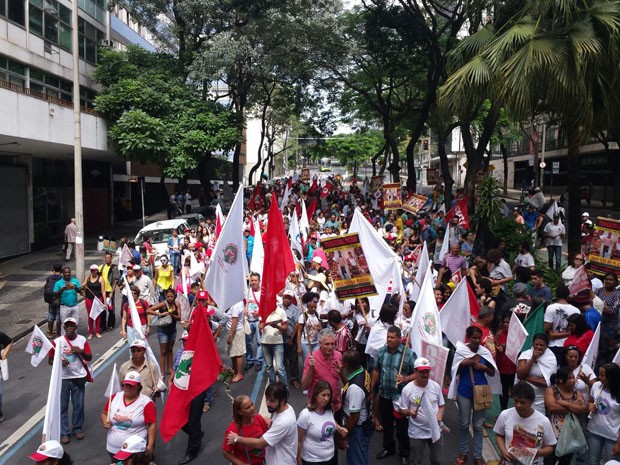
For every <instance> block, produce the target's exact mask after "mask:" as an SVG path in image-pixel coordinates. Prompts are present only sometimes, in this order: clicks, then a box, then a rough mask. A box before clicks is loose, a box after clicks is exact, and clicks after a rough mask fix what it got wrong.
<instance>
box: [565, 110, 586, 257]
mask: <svg viewBox="0 0 620 465" xmlns="http://www.w3.org/2000/svg"><path fill="white" fill-rule="evenodd" d="M565 127H566V134H567V136H568V154H567V157H566V159H567V165H568V166H567V168H568V179H567V180H568V225H567V234H568V254H569V255H571V254H576V253H579V251H580V250H581V236H580V224H581V156H580V154H579V146H580V144H581V140H582V137H581V131H580V128H579V124H577V123H576V122H572V123H568V124H566V126H565Z"/></svg>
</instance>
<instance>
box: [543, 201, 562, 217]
mask: <svg viewBox="0 0 620 465" xmlns="http://www.w3.org/2000/svg"><path fill="white" fill-rule="evenodd" d="M556 213H558V214H559V213H560V210H559V209H558V202H557V201H556V200H554V201H553V202H552V203H551V205H549V208H547V213H546V215H547V217H549V219H550V220H553V215H555V214H556Z"/></svg>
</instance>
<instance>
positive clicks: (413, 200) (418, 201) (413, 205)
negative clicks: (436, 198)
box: [403, 194, 428, 214]
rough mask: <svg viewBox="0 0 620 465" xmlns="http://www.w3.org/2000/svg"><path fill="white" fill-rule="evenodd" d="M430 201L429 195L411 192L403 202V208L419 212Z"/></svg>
mask: <svg viewBox="0 0 620 465" xmlns="http://www.w3.org/2000/svg"><path fill="white" fill-rule="evenodd" d="M426 202H428V197H424V196H423V195H420V194H411V196H410V197H409V198H408V199H407V200H405V201H404V202H403V210H406V211H408V212H410V213H414V214H415V213H418V212H419V211H420V210H422V208H424V205H426Z"/></svg>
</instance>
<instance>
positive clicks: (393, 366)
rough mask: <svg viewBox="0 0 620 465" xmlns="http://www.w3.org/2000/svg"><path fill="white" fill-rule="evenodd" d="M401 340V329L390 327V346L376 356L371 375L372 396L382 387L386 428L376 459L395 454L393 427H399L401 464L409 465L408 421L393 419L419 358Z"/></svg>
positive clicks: (381, 349) (397, 430) (381, 409)
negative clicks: (396, 405) (377, 388)
mask: <svg viewBox="0 0 620 465" xmlns="http://www.w3.org/2000/svg"><path fill="white" fill-rule="evenodd" d="M400 340H401V331H400V328H399V327H398V326H391V327H390V328H389V329H388V331H387V344H386V345H385V346H383V347H381V348H380V349H379V351H378V353H377V357H376V366H375V369H374V371H373V372H372V392H375V388H376V387H377V386H379V399H378V411H379V412H380V416H381V424H382V425H383V450H382V451H381V452H379V454H377V457H376V458H377V460H382V459H385V458H387V457H389V456H391V455H394V453H395V452H396V441H394V424H396V438H397V439H398V447H399V455H400V464H401V465H407V464H408V463H409V453H410V448H409V436H408V435H407V419H406V418H395V417H394V408H393V406H392V403H393V402H394V401H395V400H397V399H398V398H399V397H400V390H401V389H402V387H403V386H405V385H406V384H407V383H408V382H410V381H412V380H413V378H414V377H415V371H414V362H415V359H416V355H415V353H414V352H413V351H412V350H411V349H409V348H408V347H405V346H404V345H401V343H400ZM403 352H404V354H403ZM403 357H404V360H403ZM401 360H403V362H402V370H399V368H400V364H401Z"/></svg>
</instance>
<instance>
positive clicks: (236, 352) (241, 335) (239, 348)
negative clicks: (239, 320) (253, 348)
mask: <svg viewBox="0 0 620 465" xmlns="http://www.w3.org/2000/svg"><path fill="white" fill-rule="evenodd" d="M227 352H228V356H229V357H242V356H243V355H245V330H244V329H243V328H240V329H239V328H238V329H237V330H236V331H235V335H234V336H233V340H232V344H230V345H229V346H228V349H227Z"/></svg>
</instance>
